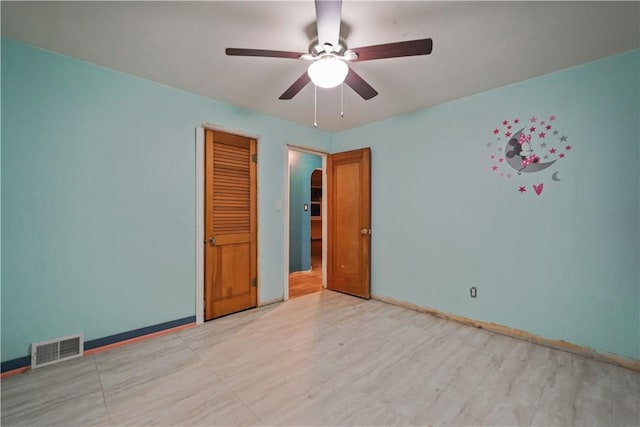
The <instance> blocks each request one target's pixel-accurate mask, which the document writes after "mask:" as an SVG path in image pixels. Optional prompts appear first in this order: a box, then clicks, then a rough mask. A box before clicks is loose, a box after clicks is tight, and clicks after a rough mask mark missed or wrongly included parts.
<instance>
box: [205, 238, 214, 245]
mask: <svg viewBox="0 0 640 427" xmlns="http://www.w3.org/2000/svg"><path fill="white" fill-rule="evenodd" d="M207 241H208V242H209V244H210V245H211V246H213V245H215V244H216V238H215V237H209V240H207Z"/></svg>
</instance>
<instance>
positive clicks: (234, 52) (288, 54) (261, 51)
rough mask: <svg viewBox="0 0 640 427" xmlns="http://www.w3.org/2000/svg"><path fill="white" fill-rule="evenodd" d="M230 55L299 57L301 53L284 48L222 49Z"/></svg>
mask: <svg viewBox="0 0 640 427" xmlns="http://www.w3.org/2000/svg"><path fill="white" fill-rule="evenodd" d="M224 52H225V53H226V54H227V55H230V56H263V57H267V58H291V59H299V58H300V55H303V53H299V52H287V51H284V50H264V49H238V48H234V47H228V48H226V49H225V51H224Z"/></svg>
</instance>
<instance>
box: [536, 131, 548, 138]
mask: <svg viewBox="0 0 640 427" xmlns="http://www.w3.org/2000/svg"><path fill="white" fill-rule="evenodd" d="M545 136H547V134H546V133H544V132H540V133H539V134H538V138H544V137H545Z"/></svg>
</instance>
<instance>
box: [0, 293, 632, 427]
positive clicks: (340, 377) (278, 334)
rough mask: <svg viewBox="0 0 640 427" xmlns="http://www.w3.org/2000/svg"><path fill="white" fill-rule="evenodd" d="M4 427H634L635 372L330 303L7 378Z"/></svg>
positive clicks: (262, 312) (349, 301)
mask: <svg viewBox="0 0 640 427" xmlns="http://www.w3.org/2000/svg"><path fill="white" fill-rule="evenodd" d="M1 385H2V426H12V425H28V426H41V425H59V426H74V425H83V426H93V425H100V426H110V425H111V426H129V425H131V426H139V425H164V426H174V425H181V426H190V425H202V426H205V425H206V426H213V425H226V426H239V425H268V426H272V425H273V426H282V425H287V426H298V425H301V426H302V425H316V426H320V425H323V426H324V425H326V426H329V425H331V426H335V425H366V426H403V425H473V426H480V425H504V426H516V425H522V426H529V425H536V426H571V425H575V426H586V425H597V426H636V425H638V424H639V423H640V374H638V373H636V372H633V371H630V370H626V369H623V368H618V367H615V366H612V365H608V364H604V363H601V362H596V361H593V360H589V359H586V358H583V357H579V356H575V355H572V354H569V353H565V352H562V351H558V350H552V349H549V348H546V347H543V346H539V345H535V344H531V343H527V342H524V341H519V340H516V339H513V338H508V337H505V336H501V335H497V334H493V333H490V332H487V331H484V330H481V329H475V328H472V327H469V326H463V325H460V324H457V323H454V322H451V321H447V320H443V319H439V318H436V317H433V316H430V315H427V314H423V313H418V312H415V311H411V310H407V309H404V308H400V307H395V306H392V305H388V304H384V303H381V302H377V301H365V300H361V299H358V298H354V297H350V296H346V295H342V294H339V293H336V292H332V291H324V292H320V293H315V294H311V295H307V296H303V297H300V298H296V299H292V300H290V301H288V302H286V303H281V304H274V305H271V306H267V307H262V308H259V309H255V310H249V311H246V312H242V313H238V314H235V315H232V316H228V317H224V318H221V319H218V320H214V321H212V322H209V323H206V324H205V325H203V326H199V327H195V328H191V329H187V330H183V331H180V332H176V333H172V334H169V335H165V336H161V337H158V338H154V339H150V340H147V341H143V342H139V343H136V344H132V345H129V346H125V347H120V348H117V349H113V350H109V351H105V352H102V353H98V354H95V355H92V356H86V357H83V358H79V359H74V360H70V361H67V362H64V363H61V364H58V365H52V366H49V367H44V368H41V369H38V370H35V371H31V372H28V373H26V374H22V375H16V376H13V377H9V378H6V379H4V380H2V383H1Z"/></svg>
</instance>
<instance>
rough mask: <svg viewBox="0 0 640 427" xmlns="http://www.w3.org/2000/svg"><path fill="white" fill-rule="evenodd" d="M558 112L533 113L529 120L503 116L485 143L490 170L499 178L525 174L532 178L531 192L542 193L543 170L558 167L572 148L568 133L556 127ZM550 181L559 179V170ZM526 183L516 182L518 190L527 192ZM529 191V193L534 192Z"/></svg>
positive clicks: (524, 178)
mask: <svg viewBox="0 0 640 427" xmlns="http://www.w3.org/2000/svg"><path fill="white" fill-rule="evenodd" d="M556 120H557V116H555V115H550V116H549V117H548V118H547V119H542V118H538V117H537V116H532V117H531V118H529V120H528V122H526V123H522V122H521V120H520V119H519V118H515V119H513V120H508V119H505V120H503V121H502V122H501V123H500V125H498V126H496V127H495V128H493V129H492V130H491V140H490V141H489V142H488V143H487V148H489V150H490V152H491V154H490V155H489V161H490V171H491V173H495V174H496V175H497V176H499V177H501V178H506V179H511V178H515V179H516V180H518V181H526V180H527V177H528V176H531V177H535V178H532V179H534V180H535V181H534V182H530V184H531V185H532V188H533V190H534V191H533V193H535V194H536V195H538V196H539V195H541V194H542V189H543V188H544V183H543V182H540V181H541V178H542V175H544V174H543V173H541V172H542V171H544V170H546V169H548V168H551V167H552V166H554V168H553V169H557V167H558V166H559V165H561V163H562V162H563V161H564V160H563V159H566V157H567V156H568V153H569V152H570V151H571V149H572V148H573V147H572V146H571V145H569V144H568V139H569V137H568V136H566V135H565V134H563V133H561V132H560V131H559V130H558V129H557V121H556ZM551 179H552V181H555V182H559V181H560V178H558V170H555V171H554V172H553V173H552V175H551ZM527 186H528V185H526V183H525V185H520V183H519V184H517V186H516V189H517V191H518V192H520V194H525V193H527V189H526V188H527ZM533 193H530V194H533Z"/></svg>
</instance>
